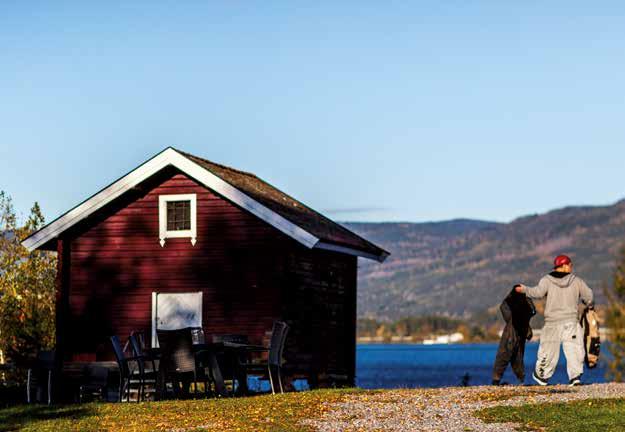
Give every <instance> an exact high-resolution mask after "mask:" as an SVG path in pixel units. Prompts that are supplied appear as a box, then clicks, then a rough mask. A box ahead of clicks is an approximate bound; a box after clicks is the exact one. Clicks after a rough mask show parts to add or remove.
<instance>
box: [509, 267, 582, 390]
mask: <svg viewBox="0 0 625 432" xmlns="http://www.w3.org/2000/svg"><path fill="white" fill-rule="evenodd" d="M572 271H573V263H572V262H571V259H570V258H569V257H568V256H566V255H560V256H558V257H556V259H555V260H554V271H553V272H551V273H550V274H548V275H546V276H545V277H543V278H542V279H541V280H540V282H539V283H538V286H535V287H533V288H530V287H527V286H525V285H517V286H516V288H515V289H516V290H517V292H520V293H525V294H526V295H527V296H528V297H530V298H533V299H541V298H543V297H545V296H547V302H546V304H545V326H544V327H543V330H542V333H541V335H540V346H539V348H538V359H537V361H536V368H535V370H534V374H533V375H532V378H534V381H536V382H537V383H538V384H540V385H547V383H548V381H549V378H551V376H552V375H553V373H554V372H555V369H556V365H557V364H558V357H559V356H560V344H562V349H563V351H564V356H565V357H566V371H567V373H568V375H569V384H570V385H572V386H574V385H579V384H581V382H580V379H581V376H582V374H583V373H584V341H583V338H584V334H583V332H582V327H581V326H580V324H579V319H578V316H577V314H578V310H577V308H578V305H579V301H580V300H581V301H582V302H583V303H584V304H586V305H588V304H590V303H591V302H592V300H593V294H592V291H591V290H590V288H588V285H586V282H584V281H583V279H582V278H580V277H578V276H576V275H574V274H573V273H572Z"/></svg>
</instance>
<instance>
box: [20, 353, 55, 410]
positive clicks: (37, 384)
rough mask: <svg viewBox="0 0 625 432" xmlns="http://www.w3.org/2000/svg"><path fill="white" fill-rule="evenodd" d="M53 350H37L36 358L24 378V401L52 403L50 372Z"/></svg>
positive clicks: (53, 357)
mask: <svg viewBox="0 0 625 432" xmlns="http://www.w3.org/2000/svg"><path fill="white" fill-rule="evenodd" d="M54 360H55V352H54V351H39V353H38V354H37V358H36V359H35V361H34V362H33V364H32V365H31V367H30V368H29V369H28V372H27V378H26V402H27V403H35V402H38V403H42V402H45V403H47V404H48V405H50V404H51V403H52V372H53V370H54Z"/></svg>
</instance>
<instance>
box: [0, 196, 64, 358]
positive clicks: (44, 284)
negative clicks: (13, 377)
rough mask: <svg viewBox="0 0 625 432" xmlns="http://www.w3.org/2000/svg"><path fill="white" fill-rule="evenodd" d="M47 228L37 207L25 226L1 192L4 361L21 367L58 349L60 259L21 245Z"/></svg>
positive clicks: (0, 352)
mask: <svg viewBox="0 0 625 432" xmlns="http://www.w3.org/2000/svg"><path fill="white" fill-rule="evenodd" d="M43 224H44V217H43V215H42V213H41V209H40V208H39V204H37V203H35V204H34V205H33V207H32V209H31V211H30V215H29V216H28V219H27V220H26V221H25V223H24V224H23V225H21V226H20V224H19V222H18V219H17V217H16V215H15V210H14V208H13V203H12V200H11V197H10V196H9V195H8V194H6V193H5V192H3V191H0V360H1V361H2V362H4V361H5V360H6V359H10V360H11V361H13V362H14V363H15V364H16V365H17V366H20V365H23V364H24V362H25V361H27V360H28V358H30V357H32V356H33V355H35V353H36V352H37V350H39V349H50V348H52V347H53V344H54V325H55V321H54V304H55V301H54V300H55V299H54V296H55V288H54V280H55V276H56V257H55V254H54V253H51V252H45V251H33V252H28V250H27V249H26V248H25V247H23V246H22V245H21V241H22V240H23V239H25V238H26V237H28V236H29V235H30V234H31V233H33V232H34V231H36V230H37V229H39V228H40V227H41V226H43Z"/></svg>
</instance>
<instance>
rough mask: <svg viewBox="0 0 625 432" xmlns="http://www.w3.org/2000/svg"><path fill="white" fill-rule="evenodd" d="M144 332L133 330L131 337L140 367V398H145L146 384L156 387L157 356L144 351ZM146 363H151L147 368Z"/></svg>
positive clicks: (133, 350)
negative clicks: (142, 341) (142, 342)
mask: <svg viewBox="0 0 625 432" xmlns="http://www.w3.org/2000/svg"><path fill="white" fill-rule="evenodd" d="M141 335H142V333H139V332H132V333H131V334H130V337H129V339H128V340H129V341H130V346H131V347H132V352H133V354H134V356H135V358H136V359H137V364H138V367H139V379H140V381H141V382H140V384H139V399H140V400H143V399H144V398H145V386H146V384H151V385H152V388H154V389H155V388H156V372H157V369H156V358H155V357H154V356H153V355H148V354H146V353H145V352H144V351H143V346H142V344H141V339H142V336H141ZM146 364H147V365H149V366H148V367H147V368H146ZM150 366H151V367H150Z"/></svg>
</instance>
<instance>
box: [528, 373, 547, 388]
mask: <svg viewBox="0 0 625 432" xmlns="http://www.w3.org/2000/svg"><path fill="white" fill-rule="evenodd" d="M532 378H533V379H534V381H536V382H537V383H538V385H539V386H543V387H544V386H546V385H547V384H549V383H548V382H547V381H546V380H544V379H542V378H540V377H539V376H538V375H536V372H534V373H533V374H532Z"/></svg>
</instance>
